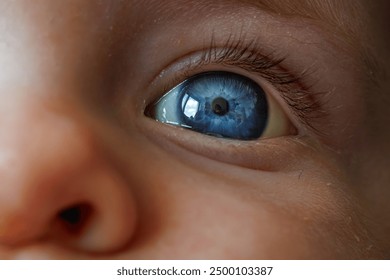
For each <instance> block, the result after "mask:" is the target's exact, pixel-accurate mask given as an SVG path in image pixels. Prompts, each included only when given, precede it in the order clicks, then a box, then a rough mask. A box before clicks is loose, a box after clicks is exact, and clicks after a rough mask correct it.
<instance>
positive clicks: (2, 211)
mask: <svg viewBox="0 0 390 280" xmlns="http://www.w3.org/2000/svg"><path fill="white" fill-rule="evenodd" d="M25 99H26V98H25ZM50 102H51V101H50ZM50 102H49V103H50ZM49 103H47V102H46V103H45V102H42V100H39V102H38V101H37V100H33V99H29V100H24V99H23V100H17V101H15V100H14V102H11V101H10V102H8V104H7V107H6V109H5V106H2V107H1V108H0V245H1V246H8V247H13V246H24V245H25V244H33V243H35V242H38V241H40V240H50V242H56V243H58V244H59V245H60V246H67V247H72V248H75V249H78V250H83V251H88V252H108V251H111V250H117V249H119V248H121V247H122V246H124V245H125V244H127V243H128V242H129V241H130V240H131V237H132V235H133V232H134V229H135V223H136V207H135V200H134V197H133V194H132V191H131V188H129V186H128V183H127V182H126V180H124V179H123V178H124V177H123V176H121V173H120V172H119V171H118V170H117V169H116V168H115V167H114V165H113V164H112V163H111V161H112V159H110V156H109V155H107V151H106V150H105V149H104V148H103V146H102V144H101V143H99V141H98V138H97V137H95V135H94V132H93V129H92V128H91V127H90V126H89V125H88V121H87V120H86V119H83V117H81V115H77V114H76V113H75V109H74V106H73V107H72V106H68V107H69V109H67V106H66V102H62V103H61V108H60V107H58V108H57V107H56V106H51V104H49ZM64 104H65V105H64Z"/></svg>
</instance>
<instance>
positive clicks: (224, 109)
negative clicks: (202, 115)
mask: <svg viewBox="0 0 390 280" xmlns="http://www.w3.org/2000/svg"><path fill="white" fill-rule="evenodd" d="M211 107H212V108H213V112H214V114H216V115H218V116H223V115H225V114H227V113H228V112H229V103H228V102H227V100H226V99H224V98H222V97H218V98H215V99H214V100H213V103H212V104H211Z"/></svg>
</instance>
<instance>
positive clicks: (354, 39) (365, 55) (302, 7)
mask: <svg viewBox="0 0 390 280" xmlns="http://www.w3.org/2000/svg"><path fill="white" fill-rule="evenodd" d="M233 1H234V0H233ZM235 1H239V2H242V3H245V4H247V5H252V6H254V7H256V8H258V9H260V10H263V11H265V12H268V13H270V14H273V15H276V16H282V17H287V18H288V17H291V18H303V19H309V20H311V21H314V22H316V23H317V25H319V26H321V27H323V28H324V29H325V30H326V31H328V32H330V33H331V34H332V36H336V37H337V38H338V39H339V40H341V41H342V42H344V43H345V46H346V48H345V51H347V52H348V51H350V50H352V51H354V52H355V53H357V54H358V57H359V58H360V62H361V63H362V64H363V67H364V69H363V71H364V74H366V76H365V78H366V80H367V82H368V83H369V84H370V85H373V86H378V85H379V83H380V80H381V79H383V77H384V75H383V72H384V71H385V69H386V67H385V65H383V63H381V61H380V60H379V59H378V58H377V57H376V56H375V54H374V53H373V51H372V46H371V45H370V42H369V40H368V39H367V38H366V36H367V35H366V34H368V33H369V29H368V26H367V24H366V23H367V22H368V14H367V13H365V12H364V11H366V9H365V8H366V7H363V4H362V3H361V1H356V0H355V1H353V0H343V1H339V0H300V1H295V0H235ZM338 46H339V47H340V45H338Z"/></svg>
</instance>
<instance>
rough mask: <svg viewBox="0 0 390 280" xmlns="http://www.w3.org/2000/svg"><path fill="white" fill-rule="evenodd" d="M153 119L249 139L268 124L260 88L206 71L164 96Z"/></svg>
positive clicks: (241, 78)
mask: <svg viewBox="0 0 390 280" xmlns="http://www.w3.org/2000/svg"><path fill="white" fill-rule="evenodd" d="M152 117H154V118H155V119H156V120H158V121H161V122H164V123H169V124H173V125H177V126H182V127H186V128H189V129H192V130H194V131H197V132H200V133H204V134H208V135H213V136H217V137H226V138H231V139H240V140H252V139H257V138H259V137H260V136H261V134H262V133H263V131H264V129H265V127H266V125H267V119H268V104H267V100H266V96H265V93H264V91H263V89H262V88H261V87H260V86H259V85H258V84H257V83H255V82H254V81H252V80H251V79H249V78H247V77H244V76H241V75H238V74H234V73H230V72H206V73H203V74H199V75H196V76H193V77H191V78H189V79H187V80H186V81H184V82H182V83H181V84H179V85H178V86H176V87H175V88H173V89H172V90H170V91H169V92H168V93H167V94H165V95H164V96H163V97H162V98H161V99H160V100H159V101H158V102H157V103H156V104H154V108H152Z"/></svg>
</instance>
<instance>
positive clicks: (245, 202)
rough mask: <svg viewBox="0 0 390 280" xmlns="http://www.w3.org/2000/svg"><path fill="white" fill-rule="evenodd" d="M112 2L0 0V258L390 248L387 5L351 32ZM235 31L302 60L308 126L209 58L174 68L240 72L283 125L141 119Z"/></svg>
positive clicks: (328, 255) (227, 6)
mask: <svg viewBox="0 0 390 280" xmlns="http://www.w3.org/2000/svg"><path fill="white" fill-rule="evenodd" d="M124 2H126V3H122V2H121V1H111V0H101V1H80V0H75V1H50V0H37V1H34V2H32V1H23V0H15V1H6V0H2V1H0V34H1V39H0V69H3V70H1V71H0V95H1V98H2V102H1V104H0V182H1V184H0V258H1V259H49V258H54V259H95V258H96V259H162V258H164V259H198V258H199V259H351V258H352V259H368V258H370V259H371V258H380V259H383V258H389V251H390V250H389V249H390V244H389V242H388V240H387V239H388V238H386V237H387V236H389V234H390V222H389V221H390V206H389V203H388V199H389V196H390V189H389V188H388V186H389V182H390V178H389V172H388V166H389V163H390V162H389V159H390V146H389V143H390V141H389V140H390V135H389V132H388V130H387V127H388V120H389V118H390V115H389V110H388V106H386V104H389V94H388V93H389V85H388V82H387V79H386V77H387V76H386V75H387V73H388V72H387V71H388V70H389V69H388V65H390V61H389V58H390V55H389V53H388V49H389V48H388V46H389V41H388V38H387V37H385V36H384V34H387V32H386V26H387V25H386V23H385V20H384V18H385V17H386V15H385V14H383V17H382V15H378V11H386V9H384V5H388V4H386V3H383V4H382V3H381V2H377V3H376V4H375V5H374V4H369V3H364V2H363V3H362V7H364V8H360V9H361V12H362V14H364V18H365V19H367V23H368V24H367V25H366V29H363V30H361V33H359V34H355V35H356V36H355V37H354V38H352V39H351V38H349V37H348V38H347V35H345V33H342V32H341V33H338V29H337V28H336V26H335V24H334V23H333V22H331V19H328V20H327V19H326V18H322V19H320V20H315V19H314V18H315V17H313V18H310V17H309V18H305V17H302V16H298V15H297V16H291V15H285V14H284V13H282V14H279V15H278V14H277V13H276V14H275V13H273V12H272V11H270V10H266V9H260V8H259V7H258V6H256V8H254V7H255V6H253V5H252V4H253V3H249V2H251V1H243V2H241V1H206V0H204V1H194V2H190V1H181V2H180V3H179V4H178V1H173V0H172V1H170V0H169V1H152V0H150V1H124ZM244 2H245V3H244ZM308 2H309V3H310V1H308ZM211 3H214V4H211ZM348 17H350V15H349V14H348V13H347V12H345V19H346V20H347V21H348V20H350V24H351V25H352V27H353V26H354V24H355V25H356V24H357V23H356V22H355V21H353V20H352V17H351V18H348ZM382 18H383V19H382ZM355 27H356V26H355ZM242 31H244V32H245V34H246V35H245V39H243V40H246V39H247V40H250V39H253V38H257V39H258V40H259V41H260V42H261V45H262V48H263V50H262V51H265V52H267V53H272V52H273V51H275V50H276V51H277V52H278V53H280V54H283V56H284V57H286V58H285V61H284V62H283V65H282V67H283V68H285V69H287V70H288V71H290V72H292V73H294V74H296V75H298V74H299V73H301V72H303V71H305V70H308V69H309V70H311V69H315V70H314V71H308V72H309V74H308V75H306V76H305V82H306V83H308V84H312V85H313V92H328V94H327V95H323V96H322V97H321V98H324V99H326V102H323V103H324V105H323V107H322V108H321V109H322V110H324V111H326V113H327V114H326V115H324V116H322V117H321V118H317V119H315V120H312V126H313V127H315V128H316V129H317V132H315V131H314V130H313V129H310V128H308V127H307V126H306V125H305V124H303V123H302V121H301V120H300V119H299V118H297V117H296V115H295V114H294V113H293V112H292V110H291V108H289V106H288V105H287V104H286V102H285V101H284V99H283V98H281V95H280V93H279V91H278V88H277V87H276V86H275V85H273V84H272V83H270V82H269V81H266V80H265V79H264V78H262V77H260V76H259V75H257V74H254V73H249V72H248V71H245V70H242V69H238V68H237V67H233V66H226V65H218V64H212V65H206V66H202V67H201V68H200V69H196V70H191V69H190V70H189V71H190V74H196V73H199V72H204V71H208V70H221V71H222V70H225V71H227V70H229V71H233V72H237V73H240V74H242V75H247V76H248V77H250V78H252V79H253V80H255V81H257V82H258V83H259V84H260V85H261V86H262V87H263V88H264V90H265V91H266V92H267V95H268V96H270V98H271V99H272V100H273V102H275V104H277V105H275V106H278V107H280V110H282V111H283V112H284V114H282V115H281V116H280V118H285V120H284V121H285V122H287V123H288V127H289V129H286V130H285V131H282V132H281V133H279V132H278V133H275V134H274V135H269V137H267V138H264V139H259V140H256V141H249V142H246V141H234V140H229V139H221V138H216V137H210V136H206V135H202V134H200V133H196V132H193V131H190V130H188V129H182V128H178V127H174V126H169V125H164V124H161V123H159V122H156V121H154V120H153V119H152V118H149V117H146V116H145V114H144V111H145V108H146V106H147V105H149V104H151V103H153V102H154V101H155V100H156V99H158V98H159V97H161V96H162V95H163V94H164V93H165V92H166V91H167V89H168V90H169V89H170V88H172V87H174V86H175V85H177V84H178V83H179V82H180V81H182V80H183V76H181V75H182V74H181V73H182V72H184V69H186V70H188V68H186V64H188V61H189V59H195V60H196V59H197V58H199V56H197V54H198V53H199V52H201V51H202V49H204V47H205V42H208V40H210V38H212V37H213V36H214V39H215V44H216V45H218V46H219V47H223V46H224V42H226V40H227V38H229V36H233V37H236V38H237V37H239V34H240V32H242ZM232 34H233V35H232ZM335 34H338V35H337V36H333V35H335ZM351 40H352V42H355V41H353V40H357V41H356V42H360V43H361V44H360V43H359V44H351V43H350V42H351ZM207 45H208V43H206V46H207ZM363 49H364V50H367V52H369V53H371V54H373V56H372V57H371V58H372V60H373V61H377V62H378V63H377V66H376V67H373V66H372V64H367V63H364V61H363V59H362V56H361V51H362V50H363ZM368 70H370V71H371V72H369V71H368ZM191 71H192V72H191ZM367 73H373V74H372V76H373V79H372V80H370V79H369V78H368V74H367ZM274 121H275V123H278V120H277V119H275V120H274ZM279 121H280V120H279ZM292 128H293V129H292ZM318 130H319V131H320V133H318ZM80 205H82V207H81V208H80V209H81V212H82V213H83V214H82V215H81V216H82V218H81V220H80V221H79V223H78V224H76V225H74V226H73V227H69V226H66V218H64V217H63V216H62V217H61V215H59V213H64V210H67V209H68V210H69V209H74V208H75V207H76V208H77V207H78V206H80Z"/></svg>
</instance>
